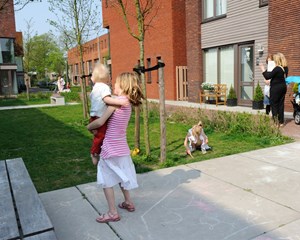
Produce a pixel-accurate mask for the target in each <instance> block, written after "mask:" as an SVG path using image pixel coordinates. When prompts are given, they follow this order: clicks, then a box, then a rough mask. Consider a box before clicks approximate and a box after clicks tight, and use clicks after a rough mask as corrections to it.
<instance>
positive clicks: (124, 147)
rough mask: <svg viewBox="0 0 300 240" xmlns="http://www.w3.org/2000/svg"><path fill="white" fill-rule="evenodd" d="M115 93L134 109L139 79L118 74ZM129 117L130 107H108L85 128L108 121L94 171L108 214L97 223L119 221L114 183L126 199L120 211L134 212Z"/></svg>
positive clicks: (139, 100)
mask: <svg viewBox="0 0 300 240" xmlns="http://www.w3.org/2000/svg"><path fill="white" fill-rule="evenodd" d="M114 92H115V94H116V95H117V96H118V97H117V98H118V99H128V100H129V102H130V103H131V104H132V105H133V106H138V105H140V104H141V100H142V99H143V98H144V97H143V94H142V91H141V89H140V87H139V85H138V76H137V75H136V74H133V73H127V72H126V73H122V74H120V75H119V76H118V77H117V79H116V83H115V89H114ZM130 115H131V106H130V105H126V106H121V107H117V106H109V107H108V108H107V110H106V112H105V113H104V114H103V115H102V117H101V118H98V119H96V120H95V121H93V122H92V123H90V124H89V125H88V126H87V128H88V130H90V131H91V130H93V129H95V128H97V127H99V126H101V125H103V124H104V123H105V122H106V120H107V119H108V118H109V119H108V123H107V130H106V135H105V138H104V141H103V145H102V150H101V153H100V161H99V162H98V169H97V170H98V171H97V183H98V184H100V185H101V186H102V188H103V191H104V194H105V197H106V200H107V203H108V212H107V213H105V214H102V215H100V216H99V217H98V218H97V219H96V221H97V222H99V223H107V222H115V221H119V220H120V216H119V214H118V211H117V208H116V205H115V196H114V189H113V187H114V186H115V185H117V184H119V185H120V188H121V190H122V193H123V195H124V199H125V200H124V202H122V203H120V204H119V205H118V206H119V208H122V209H125V210H127V211H129V212H133V211H134V210H135V207H134V204H133V202H132V200H131V197H130V193H129V190H131V189H134V188H137V187H138V184H137V179H136V172H135V167H134V164H133V162H132V159H131V156H130V149H129V147H128V143H127V139H126V130H127V126H128V122H129V119H130Z"/></svg>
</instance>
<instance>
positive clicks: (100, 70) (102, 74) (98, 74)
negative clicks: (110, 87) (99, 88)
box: [92, 63, 109, 82]
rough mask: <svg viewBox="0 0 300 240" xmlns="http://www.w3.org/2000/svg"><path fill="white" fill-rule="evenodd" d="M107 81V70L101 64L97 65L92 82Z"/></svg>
mask: <svg viewBox="0 0 300 240" xmlns="http://www.w3.org/2000/svg"><path fill="white" fill-rule="evenodd" d="M108 79H109V70H108V68H107V66H105V65H104V64H102V63H97V64H96V65H95V67H94V70H93V73H92V80H93V82H107V81H108Z"/></svg>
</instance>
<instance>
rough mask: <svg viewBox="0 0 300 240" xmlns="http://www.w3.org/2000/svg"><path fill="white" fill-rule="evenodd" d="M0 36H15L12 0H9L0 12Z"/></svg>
mask: <svg viewBox="0 0 300 240" xmlns="http://www.w3.org/2000/svg"><path fill="white" fill-rule="evenodd" d="M0 37H3V38H15V37H16V24H15V12H14V4H13V0H9V1H8V3H7V4H6V5H5V6H4V8H3V9H2V10H1V12H0Z"/></svg>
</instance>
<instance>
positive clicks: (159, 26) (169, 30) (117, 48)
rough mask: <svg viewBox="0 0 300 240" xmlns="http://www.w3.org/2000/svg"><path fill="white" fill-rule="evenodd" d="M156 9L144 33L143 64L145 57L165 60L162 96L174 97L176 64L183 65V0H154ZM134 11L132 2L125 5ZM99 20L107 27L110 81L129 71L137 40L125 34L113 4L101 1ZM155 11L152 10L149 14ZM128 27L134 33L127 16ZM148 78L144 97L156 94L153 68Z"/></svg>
mask: <svg viewBox="0 0 300 240" xmlns="http://www.w3.org/2000/svg"><path fill="white" fill-rule="evenodd" d="M156 3H157V4H158V3H159V4H160V5H159V6H158V5H156V7H159V8H158V11H157V13H156V15H155V16H153V15H152V17H153V21H152V23H151V26H152V27H150V28H149V30H148V31H147V32H146V36H145V63H144V64H145V66H146V64H147V61H146V60H147V58H150V59H151V65H152V66H154V65H156V63H157V62H156V60H157V57H161V59H162V60H163V61H164V62H165V64H166V66H165V69H164V77H165V97H166V99H167V100H175V99H176V71H175V70H176V66H186V53H185V51H186V47H185V27H184V22H185V12H184V9H185V4H184V0H172V1H156ZM128 7H129V9H131V10H132V11H134V12H135V10H134V8H133V6H128ZM102 8H103V22H104V24H105V26H107V27H109V31H110V52H111V60H112V78H113V81H114V79H115V78H116V76H117V75H118V74H120V73H121V72H123V71H132V69H133V67H134V66H135V65H136V64H137V61H138V59H139V58H140V57H139V43H138V41H137V40H136V39H134V38H133V37H132V36H130V35H129V33H128V31H127V29H126V26H125V23H124V20H123V18H122V16H120V15H119V14H118V13H117V11H116V8H112V7H106V4H105V2H103V6H102ZM154 12H156V11H153V12H152V14H153V13H154ZM129 22H130V23H131V27H132V30H133V31H134V33H137V24H136V21H135V19H134V18H130V19H129ZM151 75H152V82H151V83H147V97H148V98H156V99H158V98H159V89H158V84H157V71H153V72H152V73H151Z"/></svg>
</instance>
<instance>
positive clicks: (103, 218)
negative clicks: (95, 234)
mask: <svg viewBox="0 0 300 240" xmlns="http://www.w3.org/2000/svg"><path fill="white" fill-rule="evenodd" d="M120 219H121V218H120V216H119V214H117V213H116V214H111V213H110V212H108V213H105V214H101V215H100V216H99V217H98V218H96V221H97V222H98V223H108V222H117V221H120Z"/></svg>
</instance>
